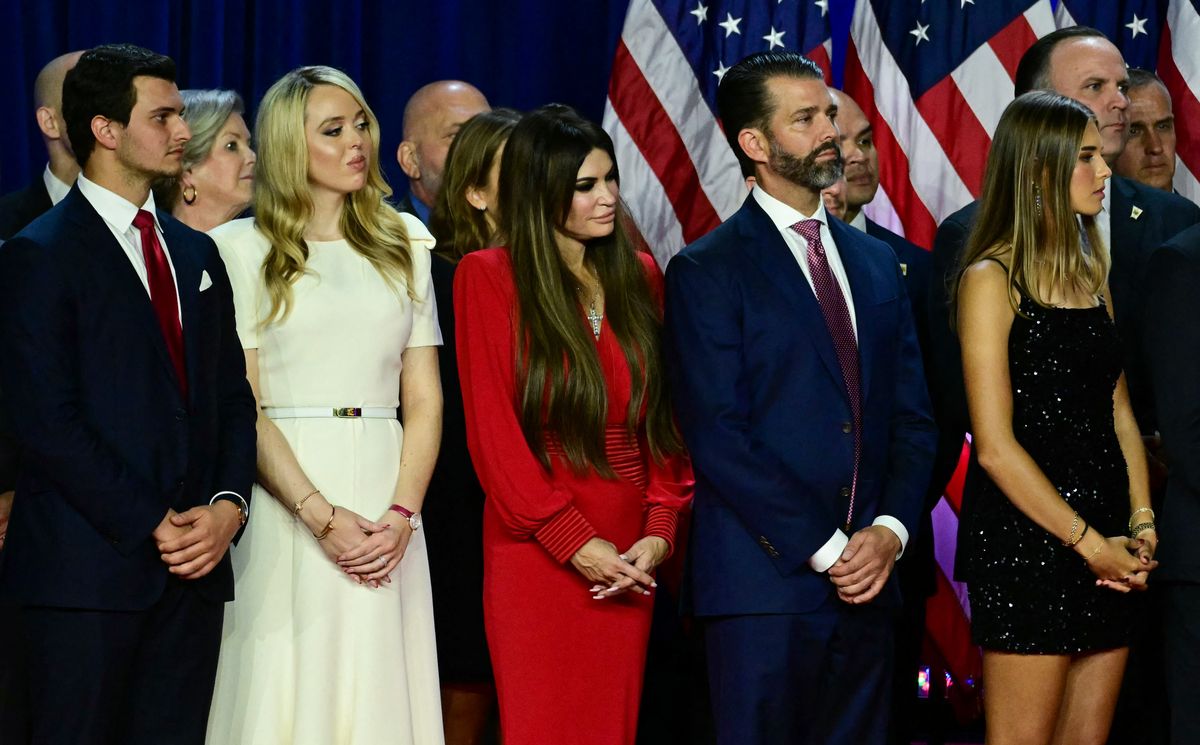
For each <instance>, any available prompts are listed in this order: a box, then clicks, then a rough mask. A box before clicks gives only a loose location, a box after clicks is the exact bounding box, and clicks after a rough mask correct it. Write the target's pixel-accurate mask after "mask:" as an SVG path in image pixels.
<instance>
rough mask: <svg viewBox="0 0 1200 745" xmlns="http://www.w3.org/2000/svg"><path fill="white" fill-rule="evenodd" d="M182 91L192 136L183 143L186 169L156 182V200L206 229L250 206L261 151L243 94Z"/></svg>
mask: <svg viewBox="0 0 1200 745" xmlns="http://www.w3.org/2000/svg"><path fill="white" fill-rule="evenodd" d="M179 95H180V96H181V97H182V98H183V119H184V121H186V122H187V123H188V127H189V128H191V130H192V139H190V140H188V141H187V144H185V145H184V146H183V172H182V173H181V174H179V176H178V177H175V178H171V179H166V180H163V181H159V182H158V183H156V184H155V185H154V201H155V202H156V203H157V204H158V205H159V207H161V208H163V209H167V210H170V211H171V215H172V216H174V217H175V218H176V219H178V220H179V221H180V222H182V223H183V224H185V225H187V226H188V227H189V228H193V229H195V230H199V231H202V232H207V231H209V230H212V229H213V228H215V227H217V226H218V225H223V224H225V223H227V222H229V221H230V220H233V219H234V218H236V217H237V216H238V215H240V214H242V213H243V212H245V211H246V208H247V207H249V206H250V200H251V198H252V197H253V196H254V195H253V190H254V164H255V162H256V161H257V156H255V154H254V149H253V148H252V147H251V146H250V130H249V129H248V128H247V127H246V120H245V119H244V118H243V117H242V115H243V114H245V113H246V109H245V106H244V105H243V104H242V97H241V96H239V95H238V94H237V93H235V92H234V91H226V90H186V91H180V92H179Z"/></svg>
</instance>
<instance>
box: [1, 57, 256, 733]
mask: <svg viewBox="0 0 1200 745" xmlns="http://www.w3.org/2000/svg"><path fill="white" fill-rule="evenodd" d="M174 77H175V66H174V63H173V62H171V60H170V59H168V58H166V57H163V56H161V55H158V54H154V53H153V52H149V51H147V50H144V49H140V48H138V47H133V46H129V45H114V46H103V47H97V48H95V49H92V50H90V51H88V52H87V53H85V54H84V55H83V56H82V58H81V59H80V60H79V62H78V64H77V65H76V67H75V68H74V69H73V70H72V71H71V72H70V73H69V74H68V75H67V78H66V82H65V83H64V86H63V107H64V114H65V120H66V124H67V130H68V134H69V137H70V140H71V143H72V145H73V146H74V151H75V155H76V157H77V158H78V160H79V163H80V165H81V166H82V174H81V175H80V177H79V179H78V182H77V183H76V185H75V186H74V187H73V188H72V189H71V191H70V193H69V194H68V195H67V196H66V198H65V199H63V201H62V202H61V203H60V204H58V205H57V206H56V207H54V208H53V209H51V210H50V211H49V212H47V213H46V214H45V215H43V216H42V217H40V218H38V219H37V220H35V221H34V222H33V223H31V224H30V225H29V226H28V227H26V228H25V229H24V230H22V231H21V232H20V233H19V234H18V235H17V236H16V237H15V238H13V239H12V240H10V241H8V242H7V243H5V244H4V245H3V247H0V295H2V296H3V297H4V298H5V300H6V302H5V309H4V311H3V313H0V349H3V350H4V351H5V355H6V357H5V364H4V365H3V366H0V388H2V389H3V390H4V393H5V396H4V406H5V408H6V413H7V418H8V419H9V421H10V423H11V425H12V428H13V432H14V435H15V437H16V439H17V441H18V443H19V444H20V446H21V449H22V453H23V456H24V461H23V464H22V472H21V474H20V476H19V478H18V482H17V498H16V501H15V505H14V508H13V513H12V518H11V524H10V527H9V532H8V539H7V542H6V546H5V561H4V567H3V570H2V571H3V573H2V574H0V594H2V596H3V598H4V599H5V600H6V601H9V602H15V603H16V604H18V605H20V606H21V608H22V619H23V627H24V636H25V639H24V644H25V645H26V648H27V649H28V651H29V658H30V665H29V668H30V669H29V687H30V697H31V700H32V703H31V719H32V730H33V736H32V739H33V741H34V742H37V743H48V744H52V745H57V744H59V743H89V744H90V743H96V744H97V745H100V744H101V743H104V744H107V743H114V742H119V743H122V744H123V745H125V744H135V745H136V744H143V743H144V744H145V745H151V744H153V745H175V744H180V745H183V744H193V743H194V744H196V745H199V744H200V743H202V742H203V741H204V732H205V723H206V721H207V717H208V708H209V701H210V699H211V696H212V688H213V681H214V677H215V672H216V662H217V653H218V649H219V647H220V639H221V623H222V617H223V604H224V602H225V601H226V600H229V599H231V598H232V594H233V575H232V570H231V567H230V562H229V558H228V556H227V555H226V554H227V548H228V546H229V543H230V541H231V540H232V539H233V538H234V536H235V534H236V533H237V532H238V530H239V528H240V526H241V525H242V524H244V523H245V520H246V518H247V515H248V505H247V503H246V500H245V498H244V495H245V496H248V495H249V493H250V485H251V483H252V482H253V480H254V474H255V418H256V410H255V404H254V398H253V395H252V394H251V392H250V388H249V385H248V384H247V382H246V378H245V362H244V358H243V355H242V352H241V349H240V344H239V343H238V339H237V335H236V331H235V327H234V318H233V303H232V296H231V291H230V288H229V280H228V277H227V276H226V274H225V269H224V266H223V264H222V263H221V260H220V257H219V256H218V254H217V250H216V246H215V245H214V244H213V242H212V241H211V240H210V239H209V238H208V237H207V236H205V235H203V234H201V233H197V232H194V231H192V230H191V229H189V228H187V227H186V226H184V225H182V224H181V223H179V222H177V221H176V220H174V219H172V218H171V217H170V215H169V214H167V213H165V212H164V213H158V212H156V210H155V205H154V198H153V196H152V195H151V193H150V184H151V182H152V181H153V180H154V179H156V178H160V177H172V176H177V175H178V174H179V171H180V168H181V157H182V153H183V145H184V143H185V142H187V140H188V138H189V137H190V133H189V131H188V127H187V124H186V123H185V122H184V121H183V120H182V119H181V118H180V112H181V110H182V107H183V103H182V101H181V99H180V97H179V91H178V89H177V88H176V86H175V83H174Z"/></svg>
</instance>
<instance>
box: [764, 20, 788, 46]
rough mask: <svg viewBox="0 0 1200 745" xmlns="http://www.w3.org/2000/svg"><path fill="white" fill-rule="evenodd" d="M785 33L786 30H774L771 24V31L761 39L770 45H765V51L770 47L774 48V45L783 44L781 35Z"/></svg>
mask: <svg viewBox="0 0 1200 745" xmlns="http://www.w3.org/2000/svg"><path fill="white" fill-rule="evenodd" d="M786 33H787V32H786V31H776V30H775V27H774V26H772V27H771V33H769V34H767V35H766V36H764V37H763V41H765V42H767V43H769V44H770V45H771V46H769V47H767V51H768V52H769V51H771V50H772V49H774V48H775V47H781V46H783V35H784V34H786Z"/></svg>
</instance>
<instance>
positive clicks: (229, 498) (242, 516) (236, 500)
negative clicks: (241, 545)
mask: <svg viewBox="0 0 1200 745" xmlns="http://www.w3.org/2000/svg"><path fill="white" fill-rule="evenodd" d="M218 499H222V500H225V501H226V502H229V503H230V504H232V505H233V506H234V507H236V508H237V511H238V528H243V527H245V526H246V521H247V520H249V519H250V505H248V504H246V500H245V499H243V498H242V495H241V494H238V493H237V492H234V491H219V492H217V493H216V494H214V495H213V498H212V499H210V500H208V503H209V505H213V504H216V502H217V500H218Z"/></svg>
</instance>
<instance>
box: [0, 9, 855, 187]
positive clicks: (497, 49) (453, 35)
mask: <svg viewBox="0 0 1200 745" xmlns="http://www.w3.org/2000/svg"><path fill="white" fill-rule="evenodd" d="M763 1H764V2H775V0H763ZM788 1H789V2H792V1H797V0H788ZM798 1H801V2H804V1H808V0H798ZM627 5H628V0H428V1H426V2H411V1H409V0H401V1H399V2H397V1H393V2H385V1H384V0H356V1H355V0H351V1H348V2H340V3H328V2H311V1H306V0H296V1H294V2H288V1H287V0H136V1H133V2H123V1H118V2H95V0H36V1H35V0H0V61H2V64H0V70H3V74H2V75H0V105H2V106H3V110H2V115H0V142H2V143H4V147H3V148H0V193H6V192H9V191H12V190H14V189H18V188H21V187H23V186H24V185H25V184H27V183H28V182H29V181H30V180H31V179H32V178H34V177H35V176H37V175H38V174H39V173H40V171H41V168H42V167H43V164H44V163H45V151H44V149H43V147H42V141H41V137H40V135H39V133H38V130H37V127H36V125H35V123H34V118H33V80H34V78H35V77H36V76H37V73H38V70H40V69H41V67H42V66H43V65H44V64H45V63H46V62H47V61H49V60H50V59H52V58H53V57H55V56H57V55H59V54H63V53H65V52H68V51H71V50H73V49H86V48H88V47H92V46H95V45H97V44H103V43H107V42H118V41H128V42H132V43H135V44H139V45H142V46H145V47H148V48H150V49H154V50H156V51H159V52H163V53H165V54H168V55H170V56H171V57H173V58H174V59H175V61H176V63H177V65H178V68H179V84H180V87H181V88H232V89H234V90H237V91H238V92H240V93H241V94H242V96H243V97H244V98H245V99H246V103H247V106H249V107H250V109H251V111H250V114H251V116H253V113H254V106H255V103H256V102H257V101H258V100H259V99H260V98H261V97H262V94H263V93H264V92H265V91H266V89H267V88H268V87H269V86H270V85H271V83H272V82H274V81H275V80H276V79H277V78H279V76H281V75H282V74H284V73H285V72H287V71H288V70H290V69H292V68H294V67H297V66H299V65H304V64H326V65H333V66H335V67H339V68H341V69H343V70H345V71H346V72H347V73H349V74H350V76H351V77H353V78H354V79H355V80H356V81H357V82H358V83H359V85H360V86H362V89H363V92H364V93H365V95H366V97H367V100H368V102H369V103H370V104H371V107H372V108H373V109H374V110H375V113H376V114H377V115H378V116H379V119H380V123H381V127H382V131H383V140H382V143H381V160H382V163H383V166H384V169H385V171H386V172H387V175H388V178H389V180H390V182H391V183H392V184H393V186H394V187H395V188H396V189H397V191H403V190H404V189H405V184H404V180H403V176H402V174H401V172H400V169H399V167H398V166H397V165H396V160H395V152H396V146H397V145H398V144H399V142H400V134H401V131H400V123H401V118H402V112H403V109H404V103H405V101H407V100H408V96H409V95H410V94H411V93H412V92H413V91H415V90H416V89H417V88H419V87H420V86H422V85H424V84H425V83H427V82H429V81H431V80H439V79H443V78H460V79H463V80H467V81H470V82H472V83H474V84H475V85H477V86H479V88H480V89H481V90H483V92H484V93H485V94H487V96H488V98H489V99H490V100H491V102H492V104H493V105H506V106H514V107H516V108H520V109H528V108H532V107H534V106H538V105H540V104H543V103H547V102H550V101H558V102H562V103H566V104H570V105H572V106H575V107H576V108H578V109H579V110H580V111H581V112H583V113H584V114H585V115H587V116H589V117H592V118H594V119H596V120H599V118H600V116H601V113H602V112H603V109H604V97H605V94H606V91H607V90H608V76H609V68H610V66H611V64H612V57H613V50H614V49H615V48H616V43H617V39H618V38H619V36H620V33H621V25H622V23H623V22H624V18H625V9H626V6H627ZM852 8H853V2H852V0H832V2H830V11H831V13H832V20H833V23H834V34H833V38H834V69H835V70H837V71H839V73H840V70H841V60H842V59H844V56H845V41H846V38H847V36H848V33H849V22H850V13H851V11H852ZM251 121H252V120H251ZM252 126H253V125H252Z"/></svg>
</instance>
